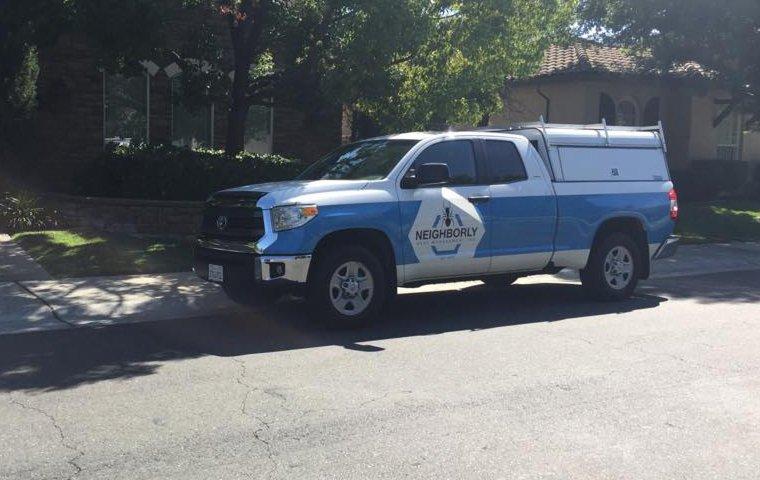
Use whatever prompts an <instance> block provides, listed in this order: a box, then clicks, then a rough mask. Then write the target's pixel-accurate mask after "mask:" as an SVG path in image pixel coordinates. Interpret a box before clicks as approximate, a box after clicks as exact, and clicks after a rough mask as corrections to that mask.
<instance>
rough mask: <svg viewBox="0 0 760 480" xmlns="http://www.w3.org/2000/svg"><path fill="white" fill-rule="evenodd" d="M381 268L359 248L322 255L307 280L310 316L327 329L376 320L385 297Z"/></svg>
mask: <svg viewBox="0 0 760 480" xmlns="http://www.w3.org/2000/svg"><path fill="white" fill-rule="evenodd" d="M388 290H389V289H388V285H387V284H386V278H385V272H384V271H383V267H382V264H381V263H380V261H379V260H378V259H377V257H375V256H374V255H373V254H372V253H370V252H369V251H368V250H366V249H365V248H362V247H358V246H343V247H341V248H339V249H332V250H330V251H328V252H326V253H325V254H324V255H321V256H320V258H319V259H318V260H317V264H316V265H315V266H314V270H313V271H312V274H311V275H310V276H309V285H308V300H309V304H310V306H311V307H312V308H311V309H310V313H311V315H312V316H314V317H315V319H316V320H318V321H320V322H321V323H323V324H325V325H327V326H330V327H341V328H346V327H359V326H363V325H365V324H367V323H368V322H370V321H371V320H373V319H374V318H376V317H377V315H378V313H379V312H380V309H381V308H382V307H383V305H384V304H385V301H386V297H387V293H388Z"/></svg>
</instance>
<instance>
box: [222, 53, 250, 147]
mask: <svg viewBox="0 0 760 480" xmlns="http://www.w3.org/2000/svg"><path fill="white" fill-rule="evenodd" d="M237 63H238V64H237V65H236V67H235V79H234V80H233V82H232V92H230V93H231V94H230V109H229V112H228V114H227V142H226V152H227V154H228V155H235V154H238V153H240V152H242V151H243V149H244V148H245V123H246V119H247V118H248V109H249V108H250V105H249V103H248V98H247V92H246V86H247V84H248V71H249V70H250V63H248V64H246V62H237Z"/></svg>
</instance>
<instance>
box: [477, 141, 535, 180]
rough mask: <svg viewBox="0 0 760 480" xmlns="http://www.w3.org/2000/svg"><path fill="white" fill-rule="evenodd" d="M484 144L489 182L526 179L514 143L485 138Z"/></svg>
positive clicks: (523, 167) (526, 175)
mask: <svg viewBox="0 0 760 480" xmlns="http://www.w3.org/2000/svg"><path fill="white" fill-rule="evenodd" d="M485 144H486V164H487V165H488V176H489V178H488V181H489V183H492V184H497V183H510V182H518V181H521V180H527V179H528V174H527V173H526V172H525V165H524V164H523V160H522V158H521V157H520V152H518V151H517V147H515V144H514V143H512V142H507V141H501V140H486V142H485Z"/></svg>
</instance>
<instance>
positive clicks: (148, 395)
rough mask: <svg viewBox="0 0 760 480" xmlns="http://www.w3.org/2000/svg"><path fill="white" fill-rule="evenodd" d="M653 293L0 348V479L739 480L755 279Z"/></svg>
mask: <svg viewBox="0 0 760 480" xmlns="http://www.w3.org/2000/svg"><path fill="white" fill-rule="evenodd" d="M665 277H667V278H665ZM665 277H660V278H657V279H654V280H652V281H649V282H647V283H646V284H645V285H644V286H642V288H641V289H640V294H639V295H638V296H637V297H636V298H634V299H632V300H630V301H626V302H623V303H607V304H599V303H591V302H588V301H587V300H586V299H585V297H584V296H583V295H582V294H581V291H580V287H579V286H578V285H577V284H575V283H574V282H573V281H572V279H553V278H543V279H538V280H535V281H531V282H526V283H523V284H520V285H517V286H514V287H512V288H509V289H505V290H489V289H486V288H483V287H482V286H479V285H477V284H474V283H470V284H454V285H448V286H442V287H435V288H431V287H428V288H425V289H420V290H416V291H407V292H405V293H404V294H403V295H401V296H400V299H399V302H398V304H397V306H396V307H395V308H394V309H393V311H392V312H391V313H390V314H389V315H388V316H387V318H385V319H384V321H383V322H382V323H381V324H380V325H378V326H376V327H375V328H372V329H368V330H364V331H359V332H343V333H337V332H332V333H331V332H324V331H319V330H315V329H313V328H311V327H310V326H309V325H308V324H307V323H306V322H305V321H304V320H303V319H302V318H301V315H300V309H301V308H302V307H301V305H300V304H298V303H293V302H285V303H280V304H278V305H276V306H273V307H270V308H268V309H264V310H260V311H258V312H252V311H247V310H240V311H237V312H234V313H226V314H219V315H213V316H209V317H203V318H195V319H173V320H172V319H163V320H157V321H148V322H139V323H122V324H118V325H110V326H104V327H99V328H92V327H88V328H68V329H63V330H48V331H39V332H29V333H22V334H15V335H0V419H1V422H2V425H1V426H2V428H0V444H1V445H4V448H2V449H0V478H14V479H15V478H19V479H37V478H78V479H96V478H98V479H99V478H107V479H121V478H123V479H142V478H146V479H147V478H162V479H164V478H172V479H174V478H176V479H209V478H214V479H222V478H224V479H227V478H298V479H303V478H315V479H316V478H359V479H364V478H388V479H396V478H562V479H565V478H584V479H586V478H591V479H595V478H599V479H610V478H636V479H662V478H688V479H697V478H705V479H706V478H731V479H740V478H746V479H756V478H757V476H758V473H757V472H758V471H760V378H759V377H758V373H757V372H758V371H760V353H758V351H759V350H758V345H760V270H748V271H738V270H737V271H733V272H729V273H712V274H706V275H692V274H689V273H688V272H687V273H684V274H683V275H680V276H675V277H673V276H667V275H665Z"/></svg>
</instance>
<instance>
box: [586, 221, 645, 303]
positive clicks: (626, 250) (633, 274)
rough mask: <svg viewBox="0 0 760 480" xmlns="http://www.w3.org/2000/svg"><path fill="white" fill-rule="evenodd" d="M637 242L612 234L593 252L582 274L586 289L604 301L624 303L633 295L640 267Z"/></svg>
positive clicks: (620, 234) (619, 234) (623, 235)
mask: <svg viewBox="0 0 760 480" xmlns="http://www.w3.org/2000/svg"><path fill="white" fill-rule="evenodd" d="M640 255H641V254H640V252H639V248H638V247H637V246H636V242H634V241H633V239H632V238H631V237H630V236H628V235H626V234H624V233H613V234H611V235H609V236H607V237H606V238H605V239H604V240H602V241H601V242H600V243H599V244H598V245H597V246H596V247H595V248H594V250H593V251H592V252H591V257H590V258H589V262H588V265H587V266H586V268H585V269H584V270H582V271H581V282H582V283H583V287H584V288H585V289H586V290H587V291H588V292H589V293H590V294H591V295H592V296H594V297H596V298H599V299H601V300H622V299H625V298H629V297H630V296H631V295H633V292H634V290H635V289H636V285H637V284H638V281H639V266H640V265H641V260H640Z"/></svg>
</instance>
